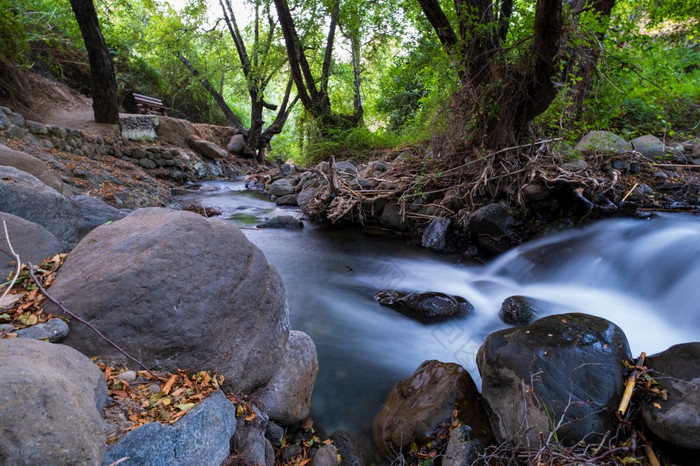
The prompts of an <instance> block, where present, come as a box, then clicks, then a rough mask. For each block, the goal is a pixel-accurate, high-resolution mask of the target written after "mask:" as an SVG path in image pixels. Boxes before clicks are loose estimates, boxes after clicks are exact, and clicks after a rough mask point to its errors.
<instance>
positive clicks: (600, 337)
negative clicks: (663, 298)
mask: <svg viewBox="0 0 700 466" xmlns="http://www.w3.org/2000/svg"><path fill="white" fill-rule="evenodd" d="M630 357H631V356H630V351H629V345H628V343H627V338H626V337H625V335H624V333H623V332H622V330H621V329H620V328H619V327H617V326H616V325H615V324H613V323H612V322H609V321H607V320H605V319H601V318H599V317H593V316H589V315H586V314H575V313H570V314H558V315H553V316H549V317H545V318H543V319H540V320H537V321H535V322H534V323H533V324H531V325H528V326H525V327H514V328H509V329H505V330H501V331H498V332H495V333H492V334H491V335H489V336H488V337H487V338H486V341H485V342H484V344H483V345H482V346H481V348H479V352H478V355H477V365H478V367H479V372H480V373H481V377H482V395H483V397H484V398H485V399H486V401H488V403H489V405H490V408H491V411H492V412H493V416H492V419H491V426H492V427H493V429H494V433H495V434H496V437H497V439H498V441H499V442H501V441H506V440H518V441H522V442H524V441H528V442H530V445H531V446H533V447H537V445H539V442H540V432H544V437H545V438H547V436H548V435H549V434H548V433H549V432H550V431H551V428H552V425H553V423H554V424H559V423H560V421H561V420H562V419H563V422H561V425H560V426H559V428H558V429H557V432H556V435H557V437H558V439H559V440H560V441H562V442H564V443H565V444H573V443H576V442H578V441H580V440H582V439H584V440H585V441H586V442H589V443H593V442H600V440H601V438H602V436H603V434H604V433H605V432H606V431H607V430H610V431H613V430H614V428H615V425H614V422H613V414H612V413H613V412H614V411H615V409H617V405H618V403H619V401H620V398H621V396H622V392H623V391H624V378H625V368H624V366H623V365H622V364H621V363H620V361H623V360H626V359H629V358H630ZM526 426H529V428H526Z"/></svg>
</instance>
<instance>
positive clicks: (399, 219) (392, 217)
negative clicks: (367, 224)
mask: <svg viewBox="0 0 700 466" xmlns="http://www.w3.org/2000/svg"><path fill="white" fill-rule="evenodd" d="M379 222H380V223H381V224H382V225H384V226H385V227H387V228H391V229H392V230H406V229H407V228H408V223H407V222H406V218H405V216H404V214H403V213H402V212H401V206H400V205H398V204H393V203H392V204H387V205H386V206H384V209H383V210H382V215H381V217H380V219H379Z"/></svg>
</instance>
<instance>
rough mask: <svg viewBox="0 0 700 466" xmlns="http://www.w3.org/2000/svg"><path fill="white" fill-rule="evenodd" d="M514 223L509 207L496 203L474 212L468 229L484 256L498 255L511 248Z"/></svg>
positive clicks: (469, 218)
mask: <svg viewBox="0 0 700 466" xmlns="http://www.w3.org/2000/svg"><path fill="white" fill-rule="evenodd" d="M514 221H515V220H514V218H513V216H511V215H510V213H509V212H508V206H507V205H505V204H503V203H496V204H489V205H487V206H484V207H482V208H480V209H478V210H476V211H474V212H472V213H471V214H470V215H469V217H468V219H467V225H466V227H467V230H468V231H469V233H470V235H471V236H472V237H473V238H474V240H475V241H476V243H477V245H478V246H479V250H480V251H481V252H482V253H483V254H485V255H498V254H501V253H503V252H505V251H506V250H507V249H508V248H510V246H511V241H510V235H511V234H512V232H511V229H510V228H511V225H512V224H513V222H514Z"/></svg>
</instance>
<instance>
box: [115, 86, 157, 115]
mask: <svg viewBox="0 0 700 466" xmlns="http://www.w3.org/2000/svg"><path fill="white" fill-rule="evenodd" d="M124 108H125V109H126V111H127V112H129V113H146V114H151V115H165V111H166V110H167V109H168V107H166V106H165V105H163V101H162V100H160V99H156V98H155V97H149V96H147V95H143V94H137V93H136V92H129V93H128V94H127V95H126V96H125V97H124Z"/></svg>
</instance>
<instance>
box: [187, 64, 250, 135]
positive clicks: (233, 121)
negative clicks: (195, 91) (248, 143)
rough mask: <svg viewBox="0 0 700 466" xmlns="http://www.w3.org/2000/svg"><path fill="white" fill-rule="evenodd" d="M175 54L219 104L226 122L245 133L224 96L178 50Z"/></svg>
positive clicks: (241, 123)
mask: <svg viewBox="0 0 700 466" xmlns="http://www.w3.org/2000/svg"><path fill="white" fill-rule="evenodd" d="M175 56H176V57H177V58H178V59H179V60H180V61H181V62H182V64H183V65H185V66H186V67H187V69H188V70H190V72H191V73H192V76H194V77H195V78H197V79H198V80H199V82H200V83H201V84H202V86H204V89H206V90H207V91H208V92H209V94H210V95H211V96H212V97H213V98H214V101H215V102H216V104H217V105H218V106H219V108H220V109H221V111H222V112H223V114H224V116H225V117H226V120H227V121H228V124H229V125H230V126H232V127H234V128H236V129H238V130H239V131H241V132H242V133H246V132H247V130H246V129H245V126H243V122H241V119H240V118H238V116H236V114H235V113H233V110H231V107H229V106H228V104H227V103H226V101H225V100H224V96H222V95H221V93H220V92H219V91H217V90H216V89H215V88H214V86H212V84H211V83H210V82H209V80H208V79H207V78H205V77H203V76H202V75H201V74H200V73H199V71H198V70H197V68H195V67H194V65H193V64H192V63H191V62H190V61H189V60H188V59H187V58H186V57H185V56H184V55H182V54H181V53H180V52H175Z"/></svg>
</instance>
